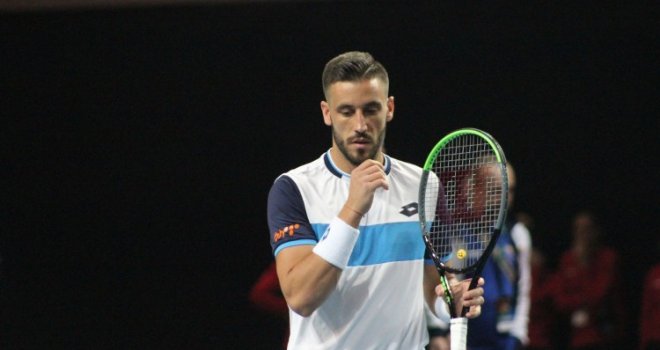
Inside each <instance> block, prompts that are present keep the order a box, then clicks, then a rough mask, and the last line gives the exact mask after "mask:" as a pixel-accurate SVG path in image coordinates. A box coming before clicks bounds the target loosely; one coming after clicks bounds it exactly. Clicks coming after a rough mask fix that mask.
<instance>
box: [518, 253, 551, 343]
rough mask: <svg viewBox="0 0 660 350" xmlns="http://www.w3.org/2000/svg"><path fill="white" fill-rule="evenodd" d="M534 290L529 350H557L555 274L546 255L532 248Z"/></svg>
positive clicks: (531, 298) (531, 293)
mask: <svg viewBox="0 0 660 350" xmlns="http://www.w3.org/2000/svg"><path fill="white" fill-rule="evenodd" d="M530 261H531V265H532V289H531V292H530V300H531V306H530V311H529V327H528V335H529V343H528V345H527V347H526V348H525V349H527V350H551V349H555V348H556V344H557V341H556V339H555V337H554V331H555V329H556V328H555V327H556V322H557V317H556V315H555V310H554V305H553V302H552V297H553V294H554V288H555V286H554V281H553V278H554V277H553V274H552V272H551V271H550V269H549V268H548V266H547V262H546V257H545V254H544V253H543V252H542V251H541V250H540V249H538V248H536V247H535V248H532V254H531V259H530Z"/></svg>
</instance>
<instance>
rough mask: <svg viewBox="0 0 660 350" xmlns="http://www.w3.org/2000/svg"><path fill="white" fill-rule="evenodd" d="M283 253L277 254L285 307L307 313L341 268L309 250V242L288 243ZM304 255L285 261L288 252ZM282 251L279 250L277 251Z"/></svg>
mask: <svg viewBox="0 0 660 350" xmlns="http://www.w3.org/2000/svg"><path fill="white" fill-rule="evenodd" d="M287 253H288V254H287V255H288V256H284V257H282V258H281V259H280V257H279V256H278V269H277V270H278V271H277V273H278V276H279V278H280V285H281V287H282V293H283V294H284V298H285V299H286V301H287V304H288V305H289V307H290V308H291V309H292V310H293V311H294V312H296V313H298V314H300V315H301V316H309V315H310V314H311V313H312V312H314V310H316V309H317V308H318V307H319V306H320V305H321V304H322V303H323V302H324V301H325V299H326V298H327V297H328V295H330V293H331V292H332V291H333V290H334V289H335V287H336V286H337V281H338V280H339V276H340V275H341V271H342V270H341V269H339V268H337V267H335V266H333V265H332V264H330V263H328V262H327V261H325V260H323V259H322V258H321V257H319V256H318V255H316V254H314V253H313V252H312V248H311V246H301V247H292V248H289V249H287ZM301 254H304V257H303V258H302V259H300V260H298V261H297V263H295V264H288V261H286V260H289V259H288V258H291V255H295V256H296V257H299V256H301ZM280 255H282V254H280Z"/></svg>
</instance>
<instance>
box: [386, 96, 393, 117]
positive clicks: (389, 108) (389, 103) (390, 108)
mask: <svg viewBox="0 0 660 350" xmlns="http://www.w3.org/2000/svg"><path fill="white" fill-rule="evenodd" d="M386 115H387V121H388V122H389V121H391V120H392V119H394V96H390V97H389V98H388V99H387V114H386Z"/></svg>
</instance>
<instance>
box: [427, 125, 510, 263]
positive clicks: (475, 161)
mask: <svg viewBox="0 0 660 350" xmlns="http://www.w3.org/2000/svg"><path fill="white" fill-rule="evenodd" d="M507 192H508V178H507V171H506V157H505V155H504V152H503V151H502V148H501V147H500V145H499V144H498V143H497V141H496V140H495V139H494V138H493V137H492V136H491V135H489V134H488V133H486V132H484V131H482V130H479V129H475V128H463V129H459V130H455V131H453V132H451V133H449V134H448V135H447V136H445V137H443V138H442V139H441V140H440V141H438V143H437V144H436V145H435V146H434V147H433V149H432V150H431V152H430V153H429V155H428V157H427V159H426V162H425V164H424V168H423V173H422V179H421V182H420V190H419V219H420V224H421V226H422V232H423V234H424V242H425V243H426V245H427V248H428V249H429V251H430V253H431V257H432V258H433V261H434V263H435V265H436V267H438V269H442V270H444V271H447V272H451V273H461V274H462V273H469V272H474V271H475V270H478V268H477V267H478V266H479V265H483V262H484V261H485V260H486V259H487V258H488V256H489V255H490V252H491V251H492V249H493V247H494V244H495V242H496V241H497V238H498V237H499V232H500V231H501V228H502V225H503V223H504V219H505V216H506V208H507Z"/></svg>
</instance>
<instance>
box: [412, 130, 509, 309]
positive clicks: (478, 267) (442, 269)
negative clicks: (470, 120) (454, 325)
mask: <svg viewBox="0 0 660 350" xmlns="http://www.w3.org/2000/svg"><path fill="white" fill-rule="evenodd" d="M462 135H474V136H477V137H480V138H481V139H483V140H484V141H486V143H488V145H489V146H490V147H491V149H492V150H493V153H494V154H495V158H496V160H497V164H499V165H500V166H499V168H500V172H501V176H502V195H501V197H500V211H499V213H498V217H497V220H496V222H495V225H494V226H493V233H492V237H491V239H490V241H489V243H488V246H486V248H485V249H484V251H483V253H482V254H481V256H480V257H479V259H478V260H477V261H476V262H475V263H474V264H472V265H471V266H468V267H465V268H459V269H454V268H451V267H449V266H446V265H445V264H443V263H442V262H441V261H440V258H439V257H438V255H437V253H436V251H435V249H434V248H433V244H431V241H430V238H429V228H428V227H427V223H426V215H425V209H426V206H425V204H426V197H425V193H426V184H427V183H428V177H429V174H430V172H431V167H432V165H433V163H434V162H435V159H436V158H437V156H438V154H439V153H440V151H441V150H442V149H443V148H444V147H445V146H446V145H447V144H448V143H450V142H451V141H452V140H454V139H456V138H457V137H459V136H462ZM438 181H440V177H439V176H438ZM508 188H509V184H508V176H507V169H506V157H505V155H504V151H503V150H502V147H501V146H500V145H499V143H498V142H497V141H496V140H495V138H493V137H492V136H491V135H490V134H488V133H486V132H485V131H482V130H479V129H476V128H462V129H458V130H454V131H452V132H451V133H449V134H447V135H446V136H445V137H443V138H442V139H440V141H438V142H437V143H436V144H435V146H434V147H433V149H432V150H431V152H430V153H429V155H428V156H427V157H426V161H425V163H424V167H423V172H422V178H421V181H420V186H419V204H418V207H419V222H420V225H421V228H422V236H423V239H424V244H425V245H426V247H427V249H428V250H429V252H430V253H431V259H432V260H433V263H434V265H435V267H436V269H437V270H438V273H439V274H440V283H441V284H442V287H443V289H444V292H445V293H444V294H445V297H444V299H445V302H446V303H447V305H448V306H449V311H450V315H451V317H452V318H455V317H456V316H457V315H456V310H455V309H456V308H455V304H454V297H453V294H452V292H451V288H450V285H449V282H448V281H447V276H446V273H447V272H449V273H472V274H473V277H472V280H471V281H470V285H469V287H468V290H470V289H474V288H475V287H476V286H477V283H478V280H479V276H480V274H481V271H482V270H483V267H484V265H485V264H486V261H487V260H488V258H489V257H490V254H491V253H492V251H493V248H494V247H495V244H496V243H497V240H498V238H499V236H500V233H501V232H502V226H503V224H504V221H505V219H506V213H507V203H508ZM468 310H469V308H468V307H464V308H463V310H462V312H461V317H465V314H466V313H467V312H468Z"/></svg>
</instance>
